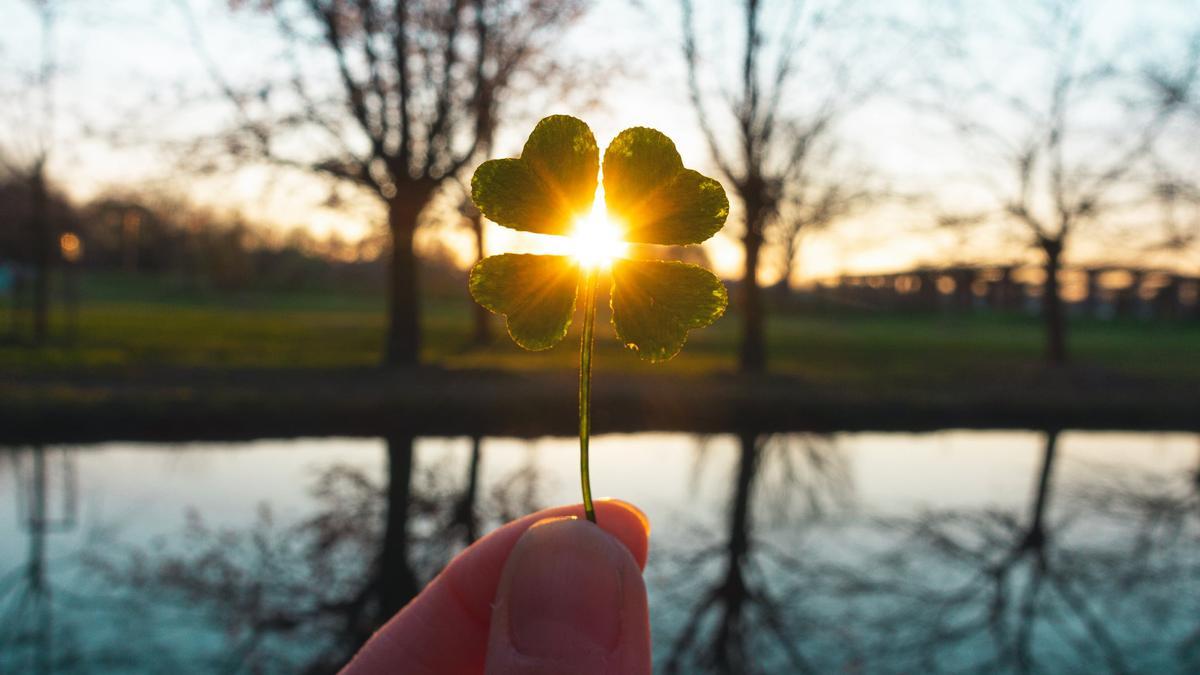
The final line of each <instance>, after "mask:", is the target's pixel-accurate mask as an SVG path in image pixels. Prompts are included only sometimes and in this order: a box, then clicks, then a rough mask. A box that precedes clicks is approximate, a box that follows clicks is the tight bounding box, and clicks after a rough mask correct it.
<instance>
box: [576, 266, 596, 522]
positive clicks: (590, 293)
mask: <svg viewBox="0 0 1200 675" xmlns="http://www.w3.org/2000/svg"><path fill="white" fill-rule="evenodd" d="M583 288H584V291H583V337H582V338H580V342H579V478H580V482H581V483H582V485H583V510H584V513H585V514H587V519H588V520H590V521H592V522H593V523H594V522H596V508H595V507H594V506H593V505H592V483H591V478H590V477H589V475H588V437H589V436H590V435H591V433H592V346H593V344H594V343H595V340H594V339H593V337H592V330H593V328H594V327H595V324H596V270H595V268H588V269H587V271H586V272H585V276H584V280H583Z"/></svg>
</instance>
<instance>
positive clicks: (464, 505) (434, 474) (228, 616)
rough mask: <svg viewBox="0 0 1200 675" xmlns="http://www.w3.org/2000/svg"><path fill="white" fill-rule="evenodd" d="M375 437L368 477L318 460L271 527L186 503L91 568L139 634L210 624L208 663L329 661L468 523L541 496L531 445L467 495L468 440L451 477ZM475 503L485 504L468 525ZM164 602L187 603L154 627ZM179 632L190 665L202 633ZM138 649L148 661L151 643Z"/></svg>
mask: <svg viewBox="0 0 1200 675" xmlns="http://www.w3.org/2000/svg"><path fill="white" fill-rule="evenodd" d="M386 445H387V460H388V462H387V472H386V476H385V480H384V481H383V482H382V484H380V482H378V481H376V480H373V479H372V478H371V477H370V476H368V475H367V473H366V472H364V471H363V470H361V469H359V468H357V467H352V466H349V465H342V464H335V465H332V466H329V467H326V468H325V469H323V470H322V471H321V472H320V474H319V476H318V478H317V480H316V481H315V484H314V486H313V489H312V495H313V498H314V500H315V502H316V505H317V507H316V509H315V513H314V515H312V516H311V517H309V518H307V519H306V520H304V521H302V522H300V523H297V524H294V525H280V524H278V523H277V522H276V519H275V517H274V515H273V513H272V511H271V509H270V507H269V506H267V505H262V506H261V507H260V509H259V513H258V517H257V520H256V522H255V523H254V525H253V526H252V527H250V528H246V529H214V528H210V527H209V526H207V525H206V524H205V522H204V519H203V517H202V516H201V514H199V513H197V512H195V511H192V512H190V513H189V514H188V517H187V524H186V527H185V529H184V532H183V533H182V535H181V536H180V537H178V538H176V539H173V540H170V541H162V542H158V543H157V544H156V545H155V546H152V547H149V548H146V549H137V550H134V551H132V552H129V553H128V554H127V555H122V556H114V555H111V554H100V553H94V554H93V555H92V556H91V558H90V563H91V566H92V568H93V569H94V570H96V571H99V572H100V573H101V574H103V575H104V577H105V578H106V579H107V580H108V582H109V583H112V584H115V585H117V586H119V587H120V588H123V589H124V590H125V591H127V593H126V599H127V600H130V601H132V602H134V603H137V604H138V605H140V607H141V610H140V611H141V612H142V614H143V615H145V616H147V617H150V616H153V617H154V618H153V619H152V620H151V621H149V622H148V625H147V626H144V627H143V629H144V630H146V631H147V632H148V633H150V634H151V635H153V634H158V635H162V634H164V633H165V632H171V631H174V635H175V637H174V638H173V639H174V640H176V641H178V640H180V639H185V640H186V639H188V627H189V626H195V625H197V624H198V621H197V620H201V621H202V622H203V624H205V625H214V626H221V627H222V631H223V636H222V639H221V640H219V641H218V642H217V643H216V644H213V645H212V646H211V649H208V650H207V651H206V653H207V655H208V657H209V660H208V662H207V663H206V665H207V666H209V667H211V668H213V669H214V670H216V671H219V672H259V671H261V670H266V671H269V672H312V673H325V672H332V671H334V670H336V669H337V668H338V667H339V666H341V665H342V664H343V663H345V662H346V660H348V659H349V657H350V656H351V655H352V654H353V653H354V651H355V650H357V648H358V647H359V646H360V645H361V644H362V643H363V642H364V641H365V640H366V639H367V638H368V637H369V636H370V635H371V633H372V632H373V631H374V630H375V629H376V628H378V627H379V626H380V625H382V623H383V622H385V621H386V620H387V619H388V618H389V617H390V616H391V615H392V614H393V613H394V612H395V611H396V610H398V609H399V608H400V607H402V606H403V605H404V604H405V603H406V602H408V600H409V599H410V598H411V597H412V596H413V595H415V594H416V592H417V591H418V589H419V588H420V587H421V586H422V585H423V584H424V583H425V582H426V581H428V580H429V579H430V578H432V577H433V575H435V574H436V573H437V572H438V571H439V570H440V569H441V567H442V566H443V565H444V564H445V562H446V561H447V560H448V559H449V557H450V556H451V555H453V554H454V553H455V552H456V551H457V550H459V549H460V548H462V547H463V546H465V545H466V544H467V543H469V542H470V541H471V540H472V539H474V537H476V536H477V532H478V530H479V528H481V527H488V528H490V527H493V526H495V525H498V524H499V523H500V522H502V521H503V519H504V518H506V517H508V516H509V515H510V514H516V513H527V512H529V511H532V510H536V509H537V508H539V507H540V506H541V504H540V503H539V502H538V493H537V489H536V486H537V483H538V475H537V471H536V464H535V462H534V461H533V459H534V458H533V456H532V455H529V456H528V461H526V462H525V463H524V464H523V465H522V466H520V467H518V468H517V469H516V470H515V472H514V473H513V474H512V475H508V476H502V477H499V479H498V480H497V481H496V485H497V489H495V490H491V491H489V492H488V493H487V495H486V503H485V504H482V505H481V504H479V503H478V501H479V500H480V490H479V472H480V467H481V456H482V447H481V445H482V444H481V442H480V440H479V439H474V440H473V441H472V448H471V454H470V459H469V461H468V462H467V473H468V475H467V479H466V481H465V482H464V485H465V488H464V487H461V486H459V485H457V484H456V481H453V480H450V479H448V478H447V477H448V475H449V473H450V472H449V468H450V466H449V462H446V461H443V462H440V463H436V464H434V465H432V466H429V467H426V468H424V469H422V470H418V468H417V466H416V464H415V462H414V454H415V453H414V439H413V438H412V437H411V436H403V435H397V436H392V437H389V438H388V439H387V443H386ZM478 513H487V514H494V515H492V516H491V517H488V518H485V519H482V522H480V521H481V519H480V518H479V517H478V516H477V514H478ZM104 548H106V547H101V548H100V549H99V550H101V551H102V550H104ZM164 607H172V608H188V609H189V610H190V611H185V612H183V613H182V614H175V613H171V614H170V615H172V616H177V617H178V618H179V621H178V622H177V623H176V624H174V625H172V624H170V623H168V624H166V625H164V624H161V623H159V621H160V619H161V618H162V617H163V616H165V615H166V614H164V612H163V611H162V609H163V608H164ZM128 609H130V610H134V608H133V607H128ZM134 611H137V610H134ZM191 637H192V644H191V645H190V646H189V647H188V649H180V648H179V647H180V645H179V644H178V643H177V644H176V649H175V650H174V651H177V652H189V655H188V657H187V662H190V663H192V664H195V663H197V662H204V658H203V657H198V656H196V655H195V654H194V653H192V652H194V651H196V650H197V649H201V648H203V647H204V646H205V642H204V641H205V640H206V639H208V637H207V636H203V635H193V636H191ZM152 643H153V641H152V640H148V641H147V644H152ZM128 647H129V648H130V649H136V648H137V647H138V645H134V644H131V645H128ZM144 656H145V657H146V659H147V662H156V663H158V664H160V665H161V664H162V657H163V656H164V654H158V653H155V654H145V655H144ZM193 669H194V666H193Z"/></svg>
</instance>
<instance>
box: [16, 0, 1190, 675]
mask: <svg viewBox="0 0 1200 675" xmlns="http://www.w3.org/2000/svg"><path fill="white" fill-rule="evenodd" d="M1196 9H1197V8H1196V5H1195V3H1194V2H1191V1H1189V0H1160V1H1156V2H1140V3H1135V2H1130V1H1128V0H1094V1H1090V0H1014V1H1010V2H1001V1H999V0H996V1H992V0H987V1H984V2H973V3H964V2H954V1H950V0H944V1H943V0H931V1H919V0H911V1H909V0H898V1H896V2H886V3H885V2H866V1H862V0H858V1H856V0H744V1H739V2H725V1H716V0H559V1H554V0H411V1H403V0H353V1H352V0H113V1H112V2H104V3H99V2H87V1H86V0H0V485H3V489H2V490H0V535H2V536H0V672H14V673H17V672H19V673H25V672H34V673H50V672H162V671H169V672H221V673H225V672H254V673H258V672H268V673H273V672H288V673H290V672H330V671H333V670H336V668H337V667H338V666H339V665H340V664H341V663H342V662H344V661H345V659H346V658H348V657H349V655H350V654H352V653H353V652H354V650H355V649H356V648H357V647H358V646H359V645H360V644H361V643H362V641H363V640H365V639H366V637H367V636H369V635H370V634H371V632H372V631H373V630H374V629H375V628H376V627H377V626H378V625H380V624H381V623H382V622H383V621H385V620H386V619H387V617H388V616H390V615H391V613H393V612H394V611H396V609H398V608H399V607H401V606H403V604H404V603H405V602H406V601H407V600H408V599H409V598H410V597H411V596H412V595H413V594H414V593H416V592H417V590H419V589H420V588H421V586H422V585H423V584H424V583H425V582H427V581H428V580H429V579H430V578H432V576H433V575H435V574H436V573H437V571H438V570H439V569H440V568H441V566H442V565H443V564H444V563H445V561H446V560H448V559H449V557H450V556H452V555H453V554H454V553H455V552H457V551H458V550H460V549H461V548H462V547H463V546H465V545H467V544H469V543H470V542H471V541H472V540H474V539H475V538H477V537H479V536H481V535H483V534H486V532H487V531H489V530H490V529H491V528H493V527H495V526H496V525H498V524H499V523H501V522H504V521H505V520H507V519H510V518H513V517H516V516H518V515H521V514H524V513H527V512H529V511H531V510H534V509H536V508H540V507H542V506H547V505H551V504H557V503H562V502H573V501H576V500H577V499H578V497H577V495H576V481H577V477H576V475H575V473H574V472H575V471H576V463H577V458H576V455H575V452H576V449H577V441H575V440H574V439H573V438H572V436H571V435H572V433H573V431H574V429H575V426H576V424H577V420H576V414H577V412H576V408H575V406H576V400H575V396H576V387H577V380H576V378H577V374H576V372H577V371H576V368H577V359H578V351H577V347H576V344H577V343H576V338H577V337H578V333H577V327H578V323H579V322H578V321H576V322H575V323H576V327H575V328H573V329H572V332H571V334H570V335H568V338H567V339H566V340H565V341H564V342H563V343H562V344H560V345H559V346H557V347H555V348H554V349H551V350H549V351H546V352H525V351H522V350H521V349H519V348H518V347H516V346H515V345H514V344H513V343H512V342H511V341H510V340H509V339H508V337H507V335H506V334H505V330H504V325H503V320H502V319H500V318H499V317H495V316H492V315H490V314H489V313H488V312H486V311H485V310H483V309H482V308H480V307H478V306H476V305H475V304H474V303H473V302H472V301H471V299H470V297H469V295H468V293H467V286H466V275H467V270H468V269H469V268H470V266H471V265H472V264H473V263H474V262H475V261H476V260H478V259H479V258H480V257H482V256H486V255H492V254H496V253H503V252H547V251H553V250H555V248H554V247H555V243H554V242H553V241H550V240H551V239H553V238H550V237H544V236H541V235H533V234H527V233H518V232H515V231H512V230H507V229H505V228H502V227H499V226H497V225H495V224H494V223H491V222H489V221H487V220H486V219H484V218H482V217H481V215H480V214H479V212H478V211H477V210H475V209H474V207H473V206H472V204H471V202H470V199H469V182H470V176H471V174H472V173H473V171H474V169H475V167H476V166H478V165H479V163H480V162H482V161H484V160H485V159H488V158H492V157H511V156H516V155H518V154H519V153H520V148H521V145H522V143H523V142H524V139H525V138H526V136H527V135H528V133H529V131H530V130H531V129H532V128H533V126H534V124H536V122H537V120H538V119H540V118H541V117H543V116H546V115H549V114H558V113H564V114H571V115H575V116H577V117H580V118H582V119H584V120H586V121H587V122H588V123H589V124H590V126H591V127H592V129H593V131H594V132H595V134H596V136H597V140H598V142H599V144H600V146H601V147H604V146H605V145H607V143H608V141H609V140H611V139H612V137H614V136H615V135H616V134H617V133H618V132H620V131H621V130H622V129H625V128H627V127H631V126H649V127H654V128H657V129H659V130H661V131H663V132H665V133H666V134H668V135H669V136H670V137H671V138H672V139H674V140H675V142H676V144H677V146H678V148H679V150H680V153H681V155H682V156H683V159H684V163H685V164H686V165H687V166H688V167H691V168H695V169H697V170H699V171H702V172H704V173H706V174H707V175H711V176H713V177H716V178H718V179H719V180H720V181H721V182H722V184H723V185H724V186H725V190H726V192H727V193H728V195H729V198H730V203H731V215H730V218H729V222H728V224H727V225H726V227H725V228H724V230H722V231H721V232H720V233H719V234H718V235H717V236H715V237H714V238H713V239H711V240H709V241H708V242H706V243H705V244H704V245H703V246H701V247H689V248H670V249H666V250H651V249H652V248H653V247H647V249H646V250H641V249H639V250H636V251H635V252H634V254H635V255H639V256H653V257H666V258H673V259H682V260H687V261H689V262H695V263H699V264H703V265H705V266H708V267H710V268H712V269H714V270H715V271H716V272H717V273H718V274H719V275H720V276H721V277H722V278H723V279H724V280H725V283H726V285H727V286H728V288H729V290H730V307H729V310H728V311H727V312H726V315H725V316H724V317H722V318H721V319H720V320H719V321H717V323H715V324H714V325H713V326H711V327H709V328H707V329H704V330H701V331H697V332H694V333H693V334H692V335H690V336H689V342H688V344H687V346H686V347H685V348H684V350H683V352H682V353H681V354H680V355H679V356H678V357H677V358H675V359H674V360H672V361H670V362H668V363H665V364H659V365H648V364H645V363H643V362H641V361H639V360H638V359H637V357H636V355H635V354H633V353H632V352H630V351H628V350H626V349H624V348H623V347H622V346H621V345H620V343H619V342H618V341H617V340H616V339H615V336H614V335H613V333H612V330H611V327H610V326H609V323H608V309H607V303H603V302H602V303H601V307H600V310H599V311H600V321H599V322H598V324H597V325H598V329H597V335H598V341H597V346H596V348H597V354H596V361H595V363H596V375H595V384H594V387H595V390H594V396H595V403H594V405H595V413H594V414H595V421H594V426H593V428H594V431H595V432H596V433H597V434H598V435H599V437H598V438H597V439H596V441H595V443H594V445H595V448H596V450H597V451H596V452H595V453H593V460H592V464H593V473H594V477H593V485H594V487H595V489H596V490H597V492H598V493H600V494H611V495H614V496H619V497H622V498H626V499H630V500H632V501H634V502H635V503H638V504H639V505H641V506H643V507H644V508H645V509H646V511H647V512H648V514H649V515H650V517H651V520H652V521H653V522H654V523H655V532H654V539H653V542H652V551H651V559H650V565H649V567H648V571H647V574H648V580H649V586H650V593H651V607H652V612H653V628H654V644H655V653H656V667H658V668H659V669H660V670H661V671H662V672H666V673H701V672H713V673H776V672H801V673H803V672H838V671H850V672H864V673H875V672H881V673H884V672H913V671H920V672H951V673H958V672H968V671H980V672H1056V673H1070V672H1087V673H1094V672H1118V673H1126V672H1155V673H1172V672H1179V673H1184V672H1196V670H1197V669H1200V619H1198V618H1197V617H1200V403H1197V402H1198V401H1200V153H1198V152H1197V149H1198V148H1200V14H1198V13H1197V11H1196ZM130 635H137V636H139V639H137V640H130V639H129V636H130Z"/></svg>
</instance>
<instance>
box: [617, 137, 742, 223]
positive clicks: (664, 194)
mask: <svg viewBox="0 0 1200 675" xmlns="http://www.w3.org/2000/svg"><path fill="white" fill-rule="evenodd" d="M604 200H605V202H606V203H607V204H608V209H609V213H611V214H614V215H615V216H616V217H617V218H618V219H619V220H621V221H622V222H623V223H625V225H626V233H625V238H626V239H627V240H628V241H632V242H636V243H639V244H667V245H685V244H699V243H700V242H702V241H704V240H706V239H708V238H709V237H711V236H713V235H714V234H716V233H717V230H720V229H721V226H723V225H724V224H725V218H727V217H728V216H729V200H728V199H726V197H725V190H724V189H723V188H722V187H721V184H720V183H718V182H717V181H715V180H713V179H711V178H709V177H707V176H705V175H703V174H701V173H700V172H698V171H692V170H691V169H685V168H683V160H682V159H681V158H680V157H679V152H678V151H676V150H675V144H674V143H672V142H671V139H670V138H667V136H666V134H663V133H662V132H660V131H656V130H654V129H647V128H646V127H634V128H632V129H626V130H625V131H622V132H621V133H620V134H617V137H616V138H614V139H613V142H612V143H610V144H609V146H608V149H607V150H605V151H604Z"/></svg>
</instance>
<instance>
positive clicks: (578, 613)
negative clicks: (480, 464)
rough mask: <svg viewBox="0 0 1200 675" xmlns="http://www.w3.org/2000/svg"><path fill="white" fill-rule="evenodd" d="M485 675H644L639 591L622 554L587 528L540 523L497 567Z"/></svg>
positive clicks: (570, 521)
mask: <svg viewBox="0 0 1200 675" xmlns="http://www.w3.org/2000/svg"><path fill="white" fill-rule="evenodd" d="M487 673H488V674H489V675H515V674H517V673H520V674H522V675H525V674H528V675H535V674H536V675H542V674H546V675H549V674H550V673H577V674H578V675H602V674H607V673H620V674H622V675H626V674H628V675H648V674H649V673H650V617H649V614H648V612H647V608H646V585H645V583H644V582H643V581H642V574H641V571H640V569H639V568H638V564H637V563H636V562H635V561H634V559H633V556H632V555H631V554H630V552H629V549H627V548H625V546H624V545H623V544H621V542H620V541H618V540H617V539H616V538H615V537H613V536H612V535H611V534H609V533H607V532H605V531H604V530H602V529H600V528H599V527H596V525H594V524H593V523H590V522H587V521H584V520H578V519H576V518H558V519H548V520H543V521H541V522H540V523H538V524H536V525H534V526H533V527H531V528H529V529H528V530H527V531H526V532H525V533H524V534H523V535H521V539H520V540H519V541H518V542H517V545H516V547H515V548H514V549H513V551H512V554H511V555H510V556H509V558H508V561H507V562H506V563H505V565H504V572H503V575H502V576H501V579H500V586H499V587H498V589H497V591H496V601H495V603H494V605H493V609H492V626H491V631H490V636H489V639H488V652H487Z"/></svg>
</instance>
